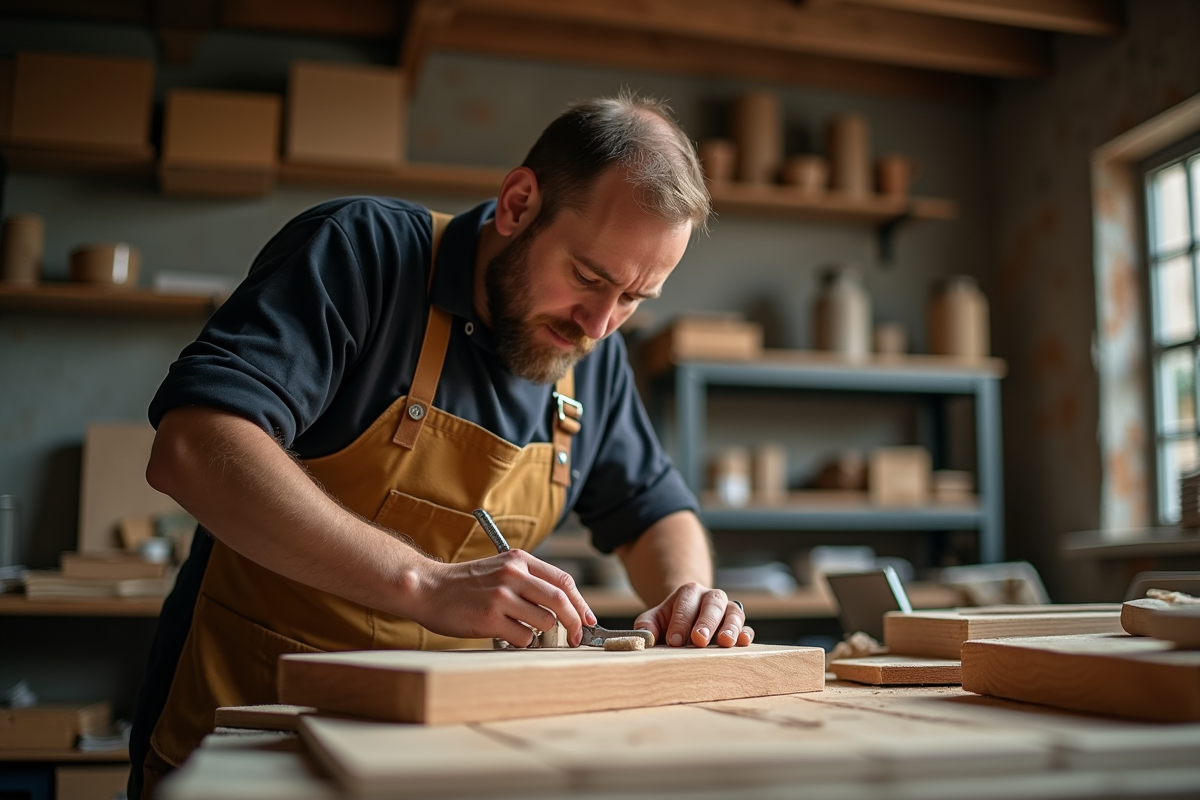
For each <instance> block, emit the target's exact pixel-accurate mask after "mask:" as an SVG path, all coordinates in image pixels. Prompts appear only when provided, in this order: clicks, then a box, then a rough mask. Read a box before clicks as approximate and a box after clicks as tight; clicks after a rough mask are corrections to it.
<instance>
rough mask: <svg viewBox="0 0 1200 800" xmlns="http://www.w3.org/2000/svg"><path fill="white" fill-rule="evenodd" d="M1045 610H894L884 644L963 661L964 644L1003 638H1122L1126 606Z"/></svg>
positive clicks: (885, 627)
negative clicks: (1115, 635) (1085, 635)
mask: <svg viewBox="0 0 1200 800" xmlns="http://www.w3.org/2000/svg"><path fill="white" fill-rule="evenodd" d="M1051 608H1052V607H1049V606H1043V607H1039V609H1038V610H1037V611H1034V612H1021V613H1003V614H997V613H992V612H991V611H990V610H989V609H987V608H983V609H971V608H960V609H952V610H948V611H914V612H912V613H910V614H904V613H901V612H896V611H889V612H888V613H887V614H886V615H885V616H884V619H883V639H884V641H885V642H887V646H888V652H889V653H892V654H894V655H906V656H929V657H932V658H950V659H957V658H959V656H960V654H961V652H962V646H963V642H967V641H970V640H972V639H995V638H999V637H1003V636H1061V635H1069V634H1076V633H1121V632H1122V628H1121V607H1120V606H1119V605H1115V604H1114V605H1113V606H1111V607H1110V608H1111V610H1107V611H1094V610H1087V611H1075V610H1073V609H1072V607H1071V606H1055V607H1053V608H1055V609H1059V610H1056V611H1052V610H1050V609H1051Z"/></svg>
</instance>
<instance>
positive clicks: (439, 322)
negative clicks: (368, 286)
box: [392, 211, 453, 450]
mask: <svg viewBox="0 0 1200 800" xmlns="http://www.w3.org/2000/svg"><path fill="white" fill-rule="evenodd" d="M429 213H430V215H431V216H432V217H433V253H432V255H431V256H430V259H429V288H430V289H431V290H432V288H433V270H434V268H435V267H436V266H437V253H438V245H439V244H441V242H442V234H443V233H445V231H446V224H447V223H448V222H449V221H450V220H451V219H453V217H452V216H451V215H450V214H440V213H438V212H436V211H431V212H429ZM449 342H450V314H449V313H447V312H446V311H444V310H442V309H440V308H438V307H437V306H435V305H432V304H431V305H430V306H429V319H428V321H427V322H426V323H425V340H424V341H423V342H421V355H420V356H418V358H417V371H416V373H415V374H414V375H413V382H412V386H411V387H410V388H409V390H408V405H407V406H406V407H405V409H404V413H403V414H401V415H400V425H399V426H398V427H397V428H396V435H395V436H393V437H392V441H393V442H395V443H396V444H398V445H400V446H401V447H403V448H405V449H407V450H412V449H413V448H414V447H416V445H417V437H418V436H420V435H421V428H423V427H425V417H426V416H427V415H428V414H429V407H430V406H432V405H433V396H434V395H435V394H437V386H438V380H439V379H440V378H441V377H442V364H443V363H444V362H445V360H446V345H447V344H449Z"/></svg>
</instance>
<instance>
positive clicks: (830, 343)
mask: <svg viewBox="0 0 1200 800" xmlns="http://www.w3.org/2000/svg"><path fill="white" fill-rule="evenodd" d="M815 310H816V313H815V314H814V320H815V323H816V329H815V331H814V333H815V341H816V347H817V349H818V350H830V351H833V352H835V353H840V354H841V355H843V356H846V357H849V358H865V357H866V356H867V355H868V354H869V353H870V352H871V297H870V295H868V294H867V290H866V289H865V288H863V285H862V276H861V275H860V274H859V271H858V270H857V269H856V268H855V267H853V266H851V265H848V264H842V265H837V266H833V267H830V268H828V269H826V270H825V271H824V272H822V273H821V291H820V294H819V295H818V296H817V304H816V309H815Z"/></svg>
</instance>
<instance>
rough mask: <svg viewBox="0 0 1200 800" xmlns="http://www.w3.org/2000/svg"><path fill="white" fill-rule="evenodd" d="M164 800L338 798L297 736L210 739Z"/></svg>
mask: <svg viewBox="0 0 1200 800" xmlns="http://www.w3.org/2000/svg"><path fill="white" fill-rule="evenodd" d="M154 794H155V797H158V798H162V800H338V799H339V798H344V797H345V794H344V793H342V792H340V791H339V790H338V788H337V786H336V784H334V782H333V781H332V780H330V779H329V778H327V777H325V776H324V775H323V774H322V773H321V771H320V769H319V768H318V767H317V765H316V764H315V763H314V761H313V759H312V757H311V756H309V754H308V753H307V752H306V750H305V748H304V745H303V744H302V743H301V742H300V740H299V739H298V738H297V736H296V735H295V734H293V733H258V734H254V733H239V734H236V735H232V736H229V735H220V734H217V735H212V736H208V737H205V739H204V741H203V742H202V743H201V745H200V748H199V749H198V750H196V751H195V752H194V753H192V755H191V756H189V757H188V760H187V761H185V762H184V763H183V766H182V767H180V768H179V769H178V770H176V771H175V772H173V773H171V774H170V775H169V776H167V779H166V780H165V781H164V782H163V783H162V784H161V785H160V787H159V788H158V789H157V790H155V793H154Z"/></svg>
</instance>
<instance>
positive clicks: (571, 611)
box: [521, 553, 596, 647]
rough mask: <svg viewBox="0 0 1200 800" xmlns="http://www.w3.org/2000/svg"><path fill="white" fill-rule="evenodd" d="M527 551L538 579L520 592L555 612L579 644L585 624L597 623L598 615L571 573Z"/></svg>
mask: <svg viewBox="0 0 1200 800" xmlns="http://www.w3.org/2000/svg"><path fill="white" fill-rule="evenodd" d="M524 555H525V557H526V558H527V559H528V561H527V569H528V570H529V574H530V576H531V577H533V578H535V579H537V580H534V581H532V582H530V583H529V584H528V586H527V587H526V590H525V591H522V592H521V596H522V597H523V598H524V599H526V600H528V601H529V602H531V603H535V604H537V605H539V606H543V607H544V608H546V609H549V610H550V611H551V612H553V614H554V616H555V617H557V619H558V621H559V622H561V623H562V624H563V627H564V628H566V629H567V639H568V640H569V641H570V642H571V645H572V646H573V647H574V646H577V645H578V644H579V642H580V641H582V639H583V626H584V625H585V624H586V625H595V624H596V615H595V614H593V613H592V610H591V609H590V608H588V604H587V601H586V600H584V599H583V595H582V594H580V593H579V588H578V587H577V586H576V585H575V580H574V579H573V578H572V577H571V576H570V575H568V574H567V573H566V572H563V571H562V570H561V569H559V568H558V567H556V566H554V565H552V564H547V563H546V562H545V561H541V560H539V559H537V558H534V557H533V556H531V555H529V554H528V553H525V554H524ZM540 630H546V629H545V628H541V629H540Z"/></svg>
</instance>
